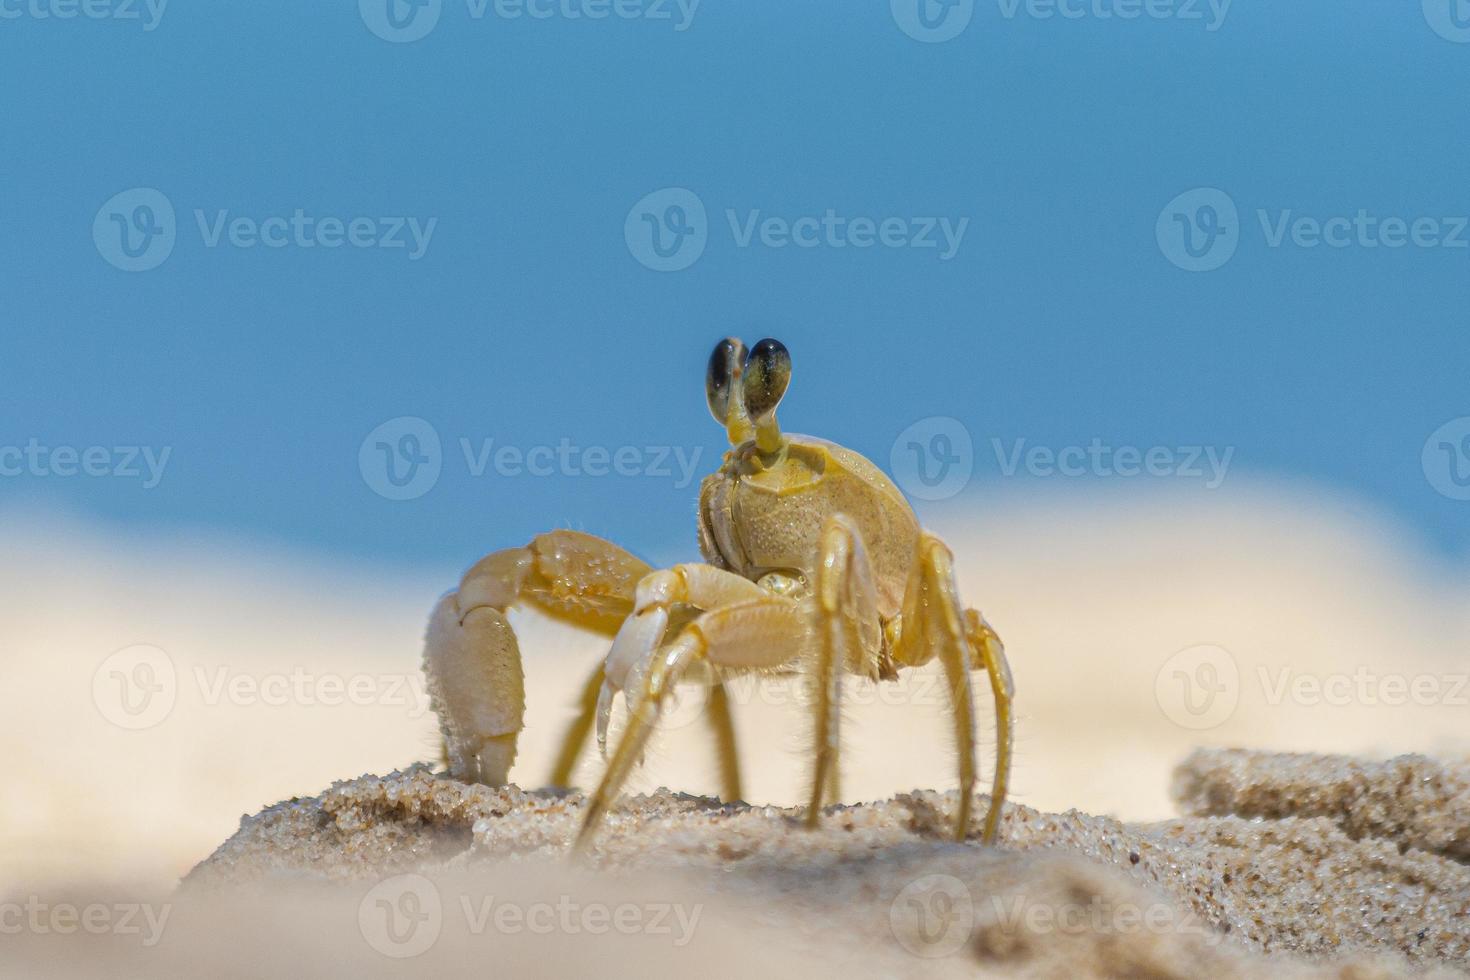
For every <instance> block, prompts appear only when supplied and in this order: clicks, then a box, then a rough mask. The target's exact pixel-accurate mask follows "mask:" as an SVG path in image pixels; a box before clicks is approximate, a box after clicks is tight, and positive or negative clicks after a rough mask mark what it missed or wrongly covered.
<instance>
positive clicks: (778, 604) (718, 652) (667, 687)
mask: <svg viewBox="0 0 1470 980" xmlns="http://www.w3.org/2000/svg"><path fill="white" fill-rule="evenodd" d="M747 584H749V583H747ZM802 635H803V622H802V610H801V608H800V607H799V606H798V605H797V603H796V602H795V601H794V600H792V599H788V598H786V597H784V596H778V595H772V594H770V593H766V592H762V593H761V595H759V596H758V597H755V598H751V599H745V600H742V601H739V602H735V603H733V604H731V605H727V606H722V607H720V608H718V609H712V610H710V611H708V612H705V613H702V614H700V615H699V616H698V617H697V618H695V619H694V621H693V622H691V623H689V625H687V626H685V627H684V629H683V630H681V631H680V632H679V635H678V637H677V638H676V639H675V640H674V641H673V642H672V643H669V644H667V645H665V646H663V647H661V648H660V649H658V650H656V651H655V652H654V653H653V655H652V656H651V658H650V659H649V661H648V663H647V666H646V668H645V669H643V670H642V671H641V672H639V674H638V687H639V690H638V691H636V692H634V693H635V694H636V697H630V698H629V699H628V701H629V704H628V707H629V712H628V724H627V727H626V728H625V729H624V731H623V734H622V737H621V738H620V739H619V740H618V744H617V747H616V749H615V750H614V751H613V754H612V758H611V759H610V760H609V762H608V765H607V769H606V771H605V772H604V773H603V776H602V782H601V783H600V784H599V785H598V787H597V789H596V790H595V791H594V792H593V794H592V795H591V797H589V798H588V801H587V808H586V813H585V816H584V817H583V818H582V828H581V830H580V831H578V833H577V840H576V844H575V849H576V850H577V851H579V852H581V851H586V849H587V848H588V847H589V846H590V845H591V843H592V838H593V836H594V835H595V834H596V833H597V827H598V825H599V824H600V823H601V822H602V817H603V814H604V813H606V812H607V810H608V808H609V807H610V806H611V805H612V804H613V803H614V802H615V801H616V800H617V798H618V794H619V793H620V792H621V791H622V788H623V784H624V783H626V782H627V780H628V776H629V775H630V774H631V773H632V771H633V767H634V766H636V765H637V764H638V760H640V759H641V758H643V752H644V750H645V749H646V748H647V747H648V740H649V738H650V737H651V736H652V735H653V731H654V728H655V726H656V725H657V722H658V714H659V710H660V709H661V708H662V707H663V704H664V702H665V701H666V700H667V699H668V698H669V696H670V695H671V694H672V693H673V691H674V688H675V686H676V685H677V684H678V682H679V680H680V679H681V678H682V677H683V676H684V675H685V674H686V673H688V672H689V670H690V669H692V668H694V667H696V666H698V665H705V666H713V667H734V668H747V669H756V670H759V669H766V668H773V667H779V666H781V665H782V664H785V663H787V662H789V661H791V660H792V659H795V658H797V657H800V656H801V655H802V652H803V651H802V650H801V649H800V648H799V647H798V648H796V649H793V646H792V639H793V638H794V637H800V636H802Z"/></svg>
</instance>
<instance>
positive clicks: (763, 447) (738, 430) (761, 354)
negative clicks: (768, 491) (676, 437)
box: [704, 337, 791, 456]
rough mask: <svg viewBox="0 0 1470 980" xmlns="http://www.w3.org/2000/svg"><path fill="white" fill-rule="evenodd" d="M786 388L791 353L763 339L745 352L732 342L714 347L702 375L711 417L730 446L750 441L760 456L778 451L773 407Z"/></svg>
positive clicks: (778, 430) (778, 433)
mask: <svg viewBox="0 0 1470 980" xmlns="http://www.w3.org/2000/svg"><path fill="white" fill-rule="evenodd" d="M790 384H791V352H790V351H788V350H787V349H786V345H785V344H783V343H781V341H779V340H772V339H771V338H770V337H767V338H766V339H765V340H762V341H761V342H759V343H758V344H756V345H755V346H754V347H752V348H751V349H750V351H749V352H748V353H747V352H746V350H745V345H744V344H742V343H741V342H740V341H739V340H738V339H737V338H735V337H726V338H725V339H724V340H722V341H720V342H719V343H718V344H715V349H714V350H713V351H712V352H711V353H710V356H709V367H708V368H707V369H706V371H705V375H704V394H705V397H706V398H707V399H708V400H709V411H710V414H711V415H713V416H714V417H715V421H716V422H718V423H720V424H721V425H723V426H724V427H725V433H726V435H728V436H729V439H730V445H732V446H738V445H740V444H741V443H743V442H747V441H749V440H750V438H751V437H752V436H754V437H755V443H756V448H757V449H759V450H760V452H761V454H762V455H763V456H770V455H771V454H773V453H777V452H780V451H781V448H782V439H781V427H780V426H779V425H777V424H776V406H777V405H779V404H781V399H782V397H784V396H785V394H786V388H787V387H788V386H789V385H790Z"/></svg>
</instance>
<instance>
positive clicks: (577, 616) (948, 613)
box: [424, 338, 1012, 847]
mask: <svg viewBox="0 0 1470 980" xmlns="http://www.w3.org/2000/svg"><path fill="white" fill-rule="evenodd" d="M790 380H791V356H790V354H788V353H787V351H786V348H785V347H784V346H782V345H781V344H780V343H779V342H777V341H775V340H770V339H767V340H762V341H761V342H760V343H758V344H756V345H755V347H754V348H752V349H751V350H750V351H749V353H748V354H747V352H746V350H745V346H744V345H743V344H742V343H741V342H740V341H739V340H735V339H733V338H731V339H726V340H723V341H721V342H720V343H719V344H718V345H716V347H715V350H714V353H713V354H712V355H711V356H710V361H709V369H708V374H707V376H706V382H705V387H706V393H707V395H708V398H709V407H710V411H711V412H712V413H713V414H714V417H715V419H716V421H718V422H719V423H721V424H722V425H724V426H725V431H726V433H727V435H728V437H729V440H730V445H731V449H730V450H729V452H727V453H726V454H725V458H724V462H723V464H722V465H721V467H720V469H719V470H718V471H717V472H716V473H713V474H711V475H710V476H708V477H706V478H705V480H704V483H703V484H702V486H701V488H700V494H699V549H700V551H701V552H702V553H703V555H704V558H705V563H703V564H684V565H675V566H674V567H673V568H669V569H663V570H655V569H653V568H651V567H649V566H648V565H647V564H645V563H644V562H642V561H640V560H638V559H637V558H635V557H633V556H632V555H630V554H629V553H628V552H626V551H624V550H623V549H621V548H619V547H617V546H616V545H614V544H611V543H610V542H607V541H604V540H602V539H601V538H596V537H593V536H591V535H588V534H582V533H579V532H574V531H552V532H550V533H549V534H544V535H541V536H540V537H538V538H536V539H535V540H534V541H532V542H531V543H530V544H529V545H527V546H525V547H523V548H513V549H510V550H508V551H500V552H496V553H495V554H492V555H490V556H488V557H486V558H484V559H482V560H481V561H480V562H479V563H478V564H476V565H475V566H474V567H473V568H471V569H470V570H469V572H468V573H467V574H466V575H465V576H464V579H463V581H462V582H461V583H460V587H459V591H458V592H457V593H451V594H449V595H448V596H446V597H445V598H444V599H443V600H441V602H440V603H439V606H438V607H437V608H436V609H435V611H434V614H433V617H432V618H431V620H430V623H429V630H428V638H427V644H426V648H425V651H424V672H425V674H426V675H427V678H428V686H429V691H430V694H431V695H432V698H433V703H434V708H435V710H436V711H437V712H438V715H439V721H440V729H441V731H442V732H443V735H444V742H445V748H446V755H447V757H448V763H449V771H450V773H451V775H453V776H455V777H456V778H459V779H463V780H466V781H472V782H482V783H487V784H489V785H492V786H498V785H502V784H504V782H505V781H506V776H507V775H508V773H509V771H510V767H511V763H512V762H513V761H514V759H515V751H516V738H517V736H518V735H519V734H520V730H521V727H522V717H523V714H524V710H525V689H524V678H523V675H522V669H521V658H520V651H519V648H518V646H517V644H516V637H515V633H514V631H513V630H512V629H511V626H510V623H509V621H508V620H507V619H506V611H507V610H509V609H510V608H511V607H513V606H515V605H517V604H518V603H531V604H534V605H536V606H538V607H540V608H542V609H543V610H545V611H548V612H550V613H552V614H553V615H556V616H560V617H562V618H565V619H568V620H571V621H573V622H575V623H578V624H580V625H582V626H586V627H590V628H592V629H596V630H598V631H600V632H602V633H604V634H605V635H607V636H609V637H612V638H613V642H612V649H611V652H610V653H609V654H608V656H607V659H606V661H605V662H604V663H602V664H600V665H598V667H597V669H596V670H594V671H593V673H592V676H591V677H590V678H589V679H588V681H587V683H586V685H585V686H584V687H583V690H582V695H581V701H580V703H581V711H580V714H579V716H578V717H577V719H576V721H574V722H573V724H572V726H571V728H570V729H569V731H568V732H567V735H566V738H565V740H564V743H563V746H562V750H561V752H560V754H559V756H558V759H557V764H556V768H555V771H554V772H553V774H552V780H551V781H552V783H553V784H554V785H558V786H564V785H566V784H567V782H568V780H569V778H570V775H571V772H572V769H573V767H574V765H575V763H576V759H577V756H578V754H579V753H580V751H581V748H582V745H583V743H584V742H585V741H586V739H587V735H588V733H589V731H590V729H591V727H592V725H593V723H594V721H595V722H596V726H597V732H598V740H599V742H600V743H602V744H603V746H604V748H605V747H606V733H607V725H608V719H609V717H610V714H611V710H612V703H613V698H614V696H615V695H616V694H617V692H619V691H622V692H624V695H625V697H626V699H627V701H628V706H629V721H628V725H627V728H626V730H625V731H624V732H623V734H622V738H621V740H620V742H619V743H618V745H617V747H616V750H615V751H614V752H613V755H612V759H611V761H610V762H609V763H608V766H607V770H606V772H605V774H604V775H603V777H602V782H601V784H600V785H599V786H598V787H597V790H596V791H595V792H594V793H593V795H592V796H591V798H590V799H589V801H588V804H587V807H586V814H585V817H584V820H583V823H582V828H581V832H580V834H579V836H578V845H579V846H582V847H585V846H586V845H587V844H588V843H589V842H590V840H591V838H592V836H593V835H594V834H595V833H596V830H597V827H598V824H599V822H600V820H601V818H602V815H603V813H604V812H605V811H606V810H607V808H608V807H609V806H610V805H611V804H612V803H613V802H614V801H615V800H616V799H617V796H618V793H619V791H620V790H621V788H622V786H623V784H624V782H625V781H626V779H627V777H628V774H629V773H630V772H631V771H632V769H633V767H634V765H635V764H637V762H638V761H639V760H640V759H641V758H642V755H643V750H644V748H645V747H646V745H647V742H648V739H649V736H650V735H651V734H652V732H653V730H654V727H655V725H656V722H657V718H658V713H659V710H660V708H661V707H662V706H663V704H664V703H665V701H666V700H667V699H668V698H669V696H670V695H671V694H672V692H673V690H674V688H675V686H676V684H678V683H679V682H680V681H681V680H694V679H700V680H704V681H705V682H706V683H708V684H709V685H710V695H709V697H710V701H709V711H708V716H709V719H710V721H711V723H712V725H713V727H714V729H715V734H716V738H717V744H718V748H719V758H720V766H721V774H722V784H723V793H724V796H725V797H726V798H727V799H738V798H739V797H740V795H741V794H740V775H739V765H738V760H737V758H736V751H735V735H734V730H733V727H732V724H731V718H730V710H729V699H728V695H727V693H726V690H725V687H724V682H723V679H724V678H726V677H729V676H732V675H734V674H738V673H744V672H759V673H774V672H789V671H798V670H799V671H803V672H805V674H806V675H807V677H808V678H809V679H810V683H811V685H812V693H813V697H812V699H811V703H812V706H813V708H814V710H815V713H816V719H815V720H816V728H815V745H814V752H815V769H814V772H813V775H812V784H811V785H812V789H811V796H810V804H809V807H808V810H807V824H808V826H815V825H816V824H817V822H818V820H819V818H820V816H821V811H822V806H823V804H824V802H825V800H826V799H827V798H828V797H829V796H832V795H835V792H834V790H835V786H836V762H837V752H838V739H837V725H838V709H839V707H840V705H839V701H840V683H841V675H842V674H843V673H849V674H857V675H860V676H863V677H866V678H869V679H871V680H875V681H883V680H893V679H895V678H896V677H897V676H898V672H899V671H900V670H901V669H904V668H908V667H917V666H920V665H922V664H926V663H928V662H930V661H931V660H933V659H935V658H936V657H937V658H938V659H939V660H940V662H941V663H942V664H943V666H944V670H945V674H946V677H947V680H948V685H949V689H950V692H951V695H952V697H951V699H950V700H951V704H952V706H953V709H954V723H955V741H956V745H957V748H958V754H959V781H960V803H959V807H958V810H957V812H956V815H955V828H954V832H955V836H956V837H957V838H958V839H961V840H963V839H964V838H965V837H966V835H967V834H968V832H969V828H970V809H971V806H972V797H973V789H974V783H975V718H974V706H973V701H972V696H971V691H970V678H971V671H973V670H977V669H983V670H984V671H985V672H986V674H987V676H988V678H989V681H990V687H991V691H992V693H993V695H994V698H995V704H996V727H997V734H998V740H997V742H998V744H997V761H996V768H995V777H994V784H993V787H992V790H991V796H990V809H989V812H988V813H987V814H986V818H985V824H984V829H983V831H982V839H983V840H984V841H985V842H986V843H990V842H992V841H993V840H994V839H995V834H996V829H997V827H998V825H999V820H1000V813H1001V807H1002V805H1003V803H1004V801H1005V795H1006V786H1007V782H1008V779H1009V774H1010V763H1011V725H1012V723H1011V698H1012V684H1011V675H1010V669H1009V667H1008V666H1007V663H1006V658H1005V650H1004V647H1003V646H1002V645H1001V642H1000V638H999V637H998V636H997V635H996V633H995V631H994V630H992V629H991V628H990V626H989V624H987V623H986V622H985V619H984V618H983V617H982V616H981V615H980V614H979V613H978V612H976V611H975V610H973V609H967V608H965V606H964V605H963V603H962V602H961V601H960V598H959V591H958V588H957V587H956V584H955V575H954V567H953V556H952V555H951V553H950V551H949V549H948V548H947V547H946V546H945V545H944V543H943V542H942V541H940V540H939V539H938V538H937V537H935V536H934V535H932V534H930V533H929V532H927V531H925V530H923V529H922V528H921V527H920V526H919V522H918V519H917V518H916V517H915V516H914V512H913V509H912V508H911V507H910V506H909V504H908V502H907V501H906V500H905V499H904V496H903V494H902V493H901V492H900V491H899V489H898V488H897V487H896V486H895V485H894V484H893V482H892V481H891V480H889V479H888V477H887V476H885V475H884V474H883V472H882V471H881V470H879V469H878V467H876V466H874V465H873V464H872V463H871V462H869V461H868V460H867V459H865V458H864V457H863V456H861V455H859V454H858V453H855V452H853V451H852V450H849V449H844V448H842V447H841V446H837V445H834V444H832V443H830V442H826V441H824V440H821V439H815V438H812V437H809V436H800V435H796V434H793V433H783V432H782V431H781V429H780V427H779V426H778V425H777V422H776V406H777V404H778V403H779V402H780V401H781V397H782V396H783V395H784V394H785V392H786V387H787V384H788V383H789V382H790Z"/></svg>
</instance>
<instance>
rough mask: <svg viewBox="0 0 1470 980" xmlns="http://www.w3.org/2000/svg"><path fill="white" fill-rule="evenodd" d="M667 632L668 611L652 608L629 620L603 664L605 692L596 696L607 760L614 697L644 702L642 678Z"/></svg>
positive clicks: (599, 739) (599, 732)
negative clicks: (618, 694)
mask: <svg viewBox="0 0 1470 980" xmlns="http://www.w3.org/2000/svg"><path fill="white" fill-rule="evenodd" d="M668 628H669V610H668V608H667V607H665V606H650V607H648V608H647V609H644V610H643V611H641V612H638V613H634V614H633V615H632V616H629V617H628V618H627V619H625V620H624V621H623V625H622V628H621V629H619V630H618V635H617V637H616V638H615V639H614V640H613V645H612V649H611V650H610V651H608V654H607V660H606V661H605V662H604V663H603V667H602V690H601V692H599V694H598V696H597V746H598V748H599V749H601V750H602V754H603V755H604V756H606V755H607V727H608V723H609V722H610V721H611V720H612V704H613V697H614V695H616V694H617V693H618V692H619V691H622V692H623V693H624V697H627V698H630V699H631V698H641V696H642V689H643V677H644V675H646V674H647V672H648V665H649V664H650V663H651V662H652V660H653V655H654V653H655V652H657V650H658V648H659V645H660V644H661V643H663V639H664V633H665V632H667V630H668ZM629 692H632V693H631V694H630V693H629ZM630 707H632V704H631V700H630Z"/></svg>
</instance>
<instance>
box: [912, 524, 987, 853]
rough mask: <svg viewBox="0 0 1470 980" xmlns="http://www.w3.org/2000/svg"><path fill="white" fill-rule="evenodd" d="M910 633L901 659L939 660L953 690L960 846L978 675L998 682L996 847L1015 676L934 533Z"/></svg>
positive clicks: (918, 568)
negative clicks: (963, 597) (967, 602)
mask: <svg viewBox="0 0 1470 980" xmlns="http://www.w3.org/2000/svg"><path fill="white" fill-rule="evenodd" d="M902 625H903V629H902V632H901V633H900V635H899V639H898V649H897V651H896V657H897V659H898V660H899V661H900V662H902V663H905V664H908V665H911V666H912V665H918V664H923V663H927V662H928V661H930V660H932V659H934V658H935V657H938V658H939V660H940V662H941V663H942V664H943V666H944V672H945V676H946V679H947V681H948V684H949V689H950V695H951V704H952V706H953V709H954V725H955V731H954V734H955V744H956V748H957V750H958V753H959V782H960V787H959V788H960V799H959V807H958V810H957V811H956V813H955V836H956V838H957V839H959V840H964V838H965V836H966V835H967V834H968V833H969V827H970V811H971V809H972V807H973V806H974V789H975V778H976V775H975V705H974V697H973V694H972V693H971V678H970V671H971V670H972V669H974V668H976V667H984V668H985V669H986V671H987V673H988V674H989V675H990V679H991V689H992V693H993V694H994V696H995V705H996V732H997V746H996V752H997V761H996V771H995V781H994V784H993V787H992V791H991V797H990V809H989V811H988V812H987V813H986V816H985V829H984V832H983V840H984V841H985V843H987V844H989V843H992V842H993V841H994V839H995V832H996V829H997V828H998V827H999V823H1000V814H1001V808H1002V807H1003V806H1004V804H1005V794H1006V787H1007V784H1008V782H1009V777H1010V767H1011V686H1010V670H1009V667H1008V666H1007V664H1006V661H1005V652H1004V648H1002V647H1001V645H1000V641H999V638H998V637H996V635H995V632H994V631H993V630H991V629H990V628H989V626H987V625H985V621H984V619H983V618H982V617H981V616H980V614H979V613H976V612H973V611H971V610H966V609H965V607H964V605H963V603H962V602H961V601H960V598H959V589H958V587H957V586H956V584H955V575H954V558H953V556H952V555H951V554H950V551H949V548H948V547H946V546H945V544H944V542H942V541H940V540H939V539H938V538H937V537H935V536H934V535H932V534H929V533H928V532H925V533H924V534H923V535H922V536H921V537H920V539H919V554H918V560H917V562H916V563H915V565H914V571H913V575H912V576H911V578H910V579H909V584H908V588H907V590H906V592H905V594H904V604H903V616H902Z"/></svg>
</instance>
